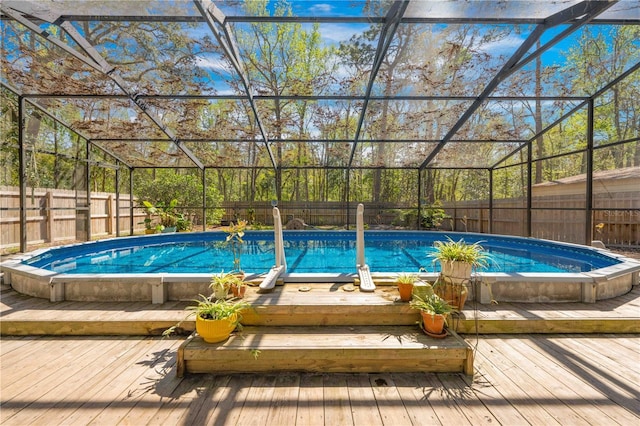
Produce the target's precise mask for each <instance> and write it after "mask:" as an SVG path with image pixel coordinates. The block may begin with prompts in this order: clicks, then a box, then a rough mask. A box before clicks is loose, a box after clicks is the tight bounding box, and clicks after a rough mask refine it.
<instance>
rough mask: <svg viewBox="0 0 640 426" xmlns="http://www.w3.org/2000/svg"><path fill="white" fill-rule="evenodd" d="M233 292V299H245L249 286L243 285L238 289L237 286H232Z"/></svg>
mask: <svg viewBox="0 0 640 426" xmlns="http://www.w3.org/2000/svg"><path fill="white" fill-rule="evenodd" d="M231 292H232V293H233V297H237V298H238V299H242V298H244V295H245V293H246V292H247V286H246V285H243V286H240V287H238V286H237V285H235V284H232V285H231Z"/></svg>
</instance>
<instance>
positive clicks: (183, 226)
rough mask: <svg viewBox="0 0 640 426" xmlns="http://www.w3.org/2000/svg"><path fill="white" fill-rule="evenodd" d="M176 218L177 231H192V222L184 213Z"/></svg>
mask: <svg viewBox="0 0 640 426" xmlns="http://www.w3.org/2000/svg"><path fill="white" fill-rule="evenodd" d="M176 216H177V218H178V220H177V222H176V231H178V232H184V231H191V221H190V220H189V219H187V218H186V216H185V215H184V214H182V213H178V214H177V215H176Z"/></svg>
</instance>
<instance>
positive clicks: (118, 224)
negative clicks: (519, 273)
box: [116, 161, 120, 237]
mask: <svg viewBox="0 0 640 426" xmlns="http://www.w3.org/2000/svg"><path fill="white" fill-rule="evenodd" d="M116 165H117V166H118V167H116V237H119V236H120V162H118V161H116Z"/></svg>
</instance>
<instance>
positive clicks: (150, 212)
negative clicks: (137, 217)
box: [138, 200, 159, 234]
mask: <svg viewBox="0 0 640 426" xmlns="http://www.w3.org/2000/svg"><path fill="white" fill-rule="evenodd" d="M142 205H143V206H144V213H145V214H146V215H147V216H146V217H145V218H144V220H143V221H142V222H138V224H139V225H141V224H144V233H145V234H155V233H156V231H157V227H158V226H159V225H154V224H153V219H152V217H153V216H155V215H156V214H157V209H156V207H155V206H154V205H153V204H151V203H150V202H148V201H146V200H145V201H143V202H142Z"/></svg>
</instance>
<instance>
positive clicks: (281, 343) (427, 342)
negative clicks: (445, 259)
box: [178, 326, 473, 376]
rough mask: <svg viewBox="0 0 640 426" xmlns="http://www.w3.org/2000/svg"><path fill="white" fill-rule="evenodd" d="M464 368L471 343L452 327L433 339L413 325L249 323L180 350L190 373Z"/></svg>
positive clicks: (181, 366) (193, 339)
mask: <svg viewBox="0 0 640 426" xmlns="http://www.w3.org/2000/svg"><path fill="white" fill-rule="evenodd" d="M274 371H307V372H332V373H349V372H352V373H353V372H359V373H366V372H370V373H373V372H399V373H400V372H402V373H407V372H465V373H467V374H473V373H472V372H473V353H472V350H471V348H470V347H469V345H468V344H467V343H466V342H465V341H464V340H463V339H462V338H460V336H458V335H457V334H456V333H454V332H452V333H450V335H449V336H447V337H446V338H444V339H434V338H431V337H428V336H426V335H425V334H424V333H422V332H420V331H419V330H416V328H415V327H406V326H402V327H397V326H394V327H380V326H356V327H247V328H245V329H244V330H243V331H242V332H241V333H235V334H233V335H232V336H231V337H230V338H229V339H228V340H226V341H225V342H222V343H205V342H204V341H203V340H202V339H201V338H200V337H197V336H190V337H189V338H188V339H187V340H186V341H185V343H184V344H183V345H182V346H181V347H180V349H179V350H178V375H179V376H181V375H182V374H184V373H185V372H188V373H225V372H228V373H242V372H246V373H249V372H274Z"/></svg>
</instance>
